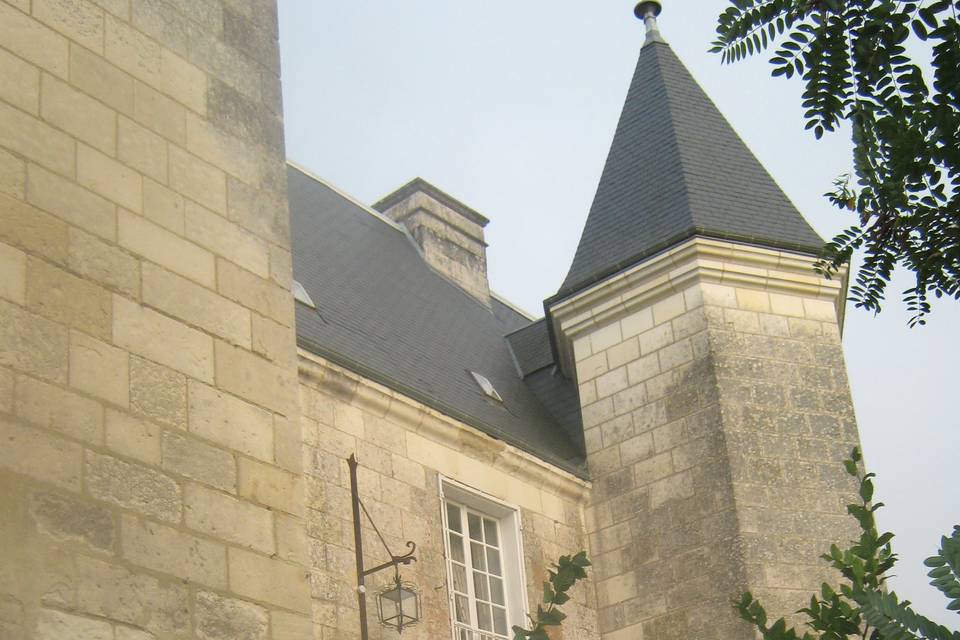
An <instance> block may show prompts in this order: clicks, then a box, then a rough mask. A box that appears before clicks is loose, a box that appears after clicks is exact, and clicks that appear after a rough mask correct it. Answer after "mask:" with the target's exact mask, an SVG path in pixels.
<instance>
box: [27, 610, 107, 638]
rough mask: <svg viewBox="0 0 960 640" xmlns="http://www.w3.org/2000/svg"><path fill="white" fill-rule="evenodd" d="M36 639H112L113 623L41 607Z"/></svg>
mask: <svg viewBox="0 0 960 640" xmlns="http://www.w3.org/2000/svg"><path fill="white" fill-rule="evenodd" d="M36 638H37V640H62V639H63V638H83V639H84V640H113V625H111V624H110V623H109V622H105V621H103V620H94V619H92V618H83V617H80V616H75V615H72V614H69V613H64V612H62V611H54V610H53V609H43V610H41V611H40V616H39V618H38V620H37V635H36Z"/></svg>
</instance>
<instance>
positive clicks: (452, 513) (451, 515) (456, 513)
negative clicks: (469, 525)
mask: <svg viewBox="0 0 960 640" xmlns="http://www.w3.org/2000/svg"><path fill="white" fill-rule="evenodd" d="M447 526H448V527H450V530H451V531H456V532H457V533H463V532H462V531H461V527H462V526H463V525H462V524H461V523H460V507H458V506H457V505H455V504H450V503H449V502H448V503H447Z"/></svg>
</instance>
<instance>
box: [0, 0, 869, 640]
mask: <svg viewBox="0 0 960 640" xmlns="http://www.w3.org/2000/svg"><path fill="white" fill-rule="evenodd" d="M654 5H655V3H644V7H645V10H646V11H648V15H647V16H646V17H647V22H648V24H647V27H648V32H647V40H646V42H645V44H644V46H643V48H642V49H641V52H640V56H639V61H638V64H637V69H636V73H635V76H634V78H633V81H632V84H631V87H630V91H629V94H628V96H627V100H626V104H625V106H624V109H623V113H622V115H621V119H620V123H619V126H618V128H617V131H616V135H615V137H614V140H613V143H612V146H611V150H610V154H609V157H608V159H607V163H606V166H605V168H604V171H603V175H602V178H601V181H600V184H599V187H598V190H597V195H596V199H595V201H594V204H593V206H592V208H591V210H590V213H589V216H588V217H587V221H586V226H585V229H584V232H583V237H582V239H581V241H580V245H579V248H578V249H577V252H576V255H575V257H574V258H573V262H572V266H571V268H570V270H569V273H568V275H567V277H566V279H565V281H564V283H563V285H562V287H561V289H560V291H559V292H557V294H556V295H554V296H552V297H550V298H549V299H547V300H546V301H545V304H544V310H545V316H544V317H543V318H541V319H535V318H531V317H529V316H527V315H526V314H525V313H523V312H521V311H519V310H517V309H516V308H514V307H512V306H511V305H510V304H509V303H507V302H505V301H504V300H503V299H502V298H500V297H498V296H497V295H496V294H495V293H494V292H492V291H491V290H490V287H489V285H488V282H487V277H486V252H485V247H486V243H485V241H484V231H483V229H484V226H485V225H486V224H487V219H486V218H484V217H483V216H482V215H481V214H479V213H477V212H476V211H474V210H472V209H471V208H470V207H468V206H466V205H464V204H463V203H461V202H459V201H457V200H456V199H455V198H453V197H451V196H449V195H447V194H446V193H444V192H443V191H441V190H440V189H438V188H436V187H434V186H432V185H430V184H427V183H426V182H423V181H422V180H414V181H413V182H411V183H409V184H407V185H406V186H404V187H402V188H401V189H399V190H397V191H395V192H394V193H392V194H391V195H389V196H387V197H386V198H384V199H383V200H381V201H380V202H379V203H377V204H376V205H374V206H373V207H368V206H365V205H364V204H362V203H359V202H356V201H355V200H353V199H351V198H350V197H349V196H347V195H345V194H343V193H342V192H340V191H338V190H337V189H336V188H335V187H334V186H332V185H330V184H329V183H327V182H325V181H324V180H322V179H321V178H317V177H315V176H313V175H311V174H310V173H308V172H307V171H305V170H304V169H301V168H299V167H296V166H293V165H290V164H288V163H286V161H285V157H284V148H283V126H282V109H281V101H280V85H279V52H278V47H277V37H278V34H277V22H276V6H275V2H274V0H169V1H168V0H0V638H2V639H3V640H25V639H28V638H29V639H36V640H54V639H56V640H63V639H68V638H69V639H74V638H75V639H82V640H151V639H156V640H180V639H187V638H200V639H203V640H226V639H228V638H229V639H243V640H267V639H270V640H294V639H296V640H307V639H315V640H340V639H343V640H350V639H355V638H358V637H359V628H360V620H359V612H358V611H359V610H358V604H357V592H356V589H355V586H356V573H355V571H356V570H355V549H354V534H353V518H352V515H351V508H352V502H351V495H350V483H349V473H348V466H347V463H346V458H347V457H348V456H350V455H354V454H355V455H356V456H357V458H358V459H359V463H360V467H359V472H358V476H359V477H358V481H359V491H360V495H361V499H362V501H363V505H364V507H365V509H366V510H367V511H368V512H369V514H370V516H371V518H372V519H373V521H374V522H376V523H377V525H378V528H379V530H380V531H381V532H382V533H383V535H384V540H385V542H386V544H387V545H389V546H390V548H391V549H392V550H394V552H398V551H402V550H404V549H405V547H404V544H405V542H406V541H407V540H412V541H415V542H416V544H417V557H418V561H417V562H416V563H414V564H413V565H410V566H408V567H404V568H403V575H404V578H405V579H406V580H409V581H411V582H414V583H416V584H417V585H418V586H419V588H420V591H421V597H422V604H423V620H422V622H421V623H420V624H419V625H418V626H416V627H413V628H411V629H409V630H407V631H405V632H404V634H403V637H404V638H411V639H427V638H429V639H434V638H442V639H447V638H458V639H466V638H471V639H474V638H475V639H479V638H483V639H485V640H486V639H488V638H498V639H502V638H505V637H508V635H509V634H508V633H507V632H506V630H507V629H508V627H509V625H511V624H516V623H522V622H523V618H524V614H525V612H526V611H528V610H530V609H533V608H535V607H536V605H537V603H538V601H539V597H540V587H539V585H540V583H541V581H542V580H543V579H544V578H545V576H546V571H547V568H548V567H549V565H550V563H551V562H552V561H553V560H555V559H556V558H557V557H558V556H559V555H560V554H563V553H572V552H575V551H577V550H579V549H586V550H588V552H589V553H590V556H591V557H592V559H593V562H594V567H593V569H592V572H591V577H590V580H589V581H588V582H586V583H585V584H582V585H581V586H578V587H577V589H576V593H575V598H574V600H573V601H571V602H570V603H568V605H567V606H566V607H565V609H566V611H567V613H568V614H569V615H570V617H569V619H568V621H567V622H566V623H565V624H564V626H563V628H562V630H560V631H558V632H557V633H556V634H555V635H554V637H556V638H561V637H562V638H568V639H583V640H601V639H602V640H626V639H634V638H637V639H639V638H645V639H646V640H667V639H672V638H684V639H690V638H695V639H708V638H717V639H719V638H724V639H730V638H744V639H746V638H751V637H753V636H752V632H751V631H750V630H749V629H748V628H747V627H746V626H745V625H743V624H741V623H739V622H738V621H737V620H736V619H735V616H734V615H733V613H732V612H731V610H730V607H729V601H730V599H731V598H733V597H735V596H736V595H737V594H738V593H739V592H740V591H742V590H744V589H747V588H749V589H751V590H753V591H754V592H756V593H758V594H760V595H761V596H762V597H763V598H764V599H766V600H767V601H768V602H770V603H772V605H773V606H772V609H773V610H774V611H777V612H780V613H789V612H791V611H794V610H795V609H796V608H797V607H798V606H800V605H801V604H802V603H803V599H804V597H805V596H806V594H808V593H809V590H810V589H813V588H816V586H817V585H818V584H819V579H820V576H821V575H822V571H823V569H822V567H820V566H819V565H818V562H817V560H816V558H817V555H818V554H819V553H820V552H821V551H822V550H823V547H824V545H825V544H827V543H828V542H830V541H833V540H835V539H837V538H842V537H843V536H844V535H845V527H846V526H847V524H846V520H845V517H844V507H843V505H844V504H845V503H846V502H847V497H848V495H849V494H850V491H851V487H850V485H849V484H848V483H845V480H844V476H843V474H842V471H841V470H840V466H839V463H840V460H841V459H842V457H843V455H844V454H845V452H847V451H848V450H849V449H850V448H851V446H852V445H854V444H855V443H856V442H857V430H856V425H855V422H854V418H853V411H852V407H851V401H850V394H849V390H848V386H847V382H846V377H845V371H844V363H843V357H842V352H841V349H840V327H841V323H842V309H843V302H842V301H843V283H842V282H837V281H827V280H824V279H822V278H820V277H818V276H817V275H815V274H814V272H813V271H812V270H811V265H812V263H813V259H814V258H813V257H814V255H815V254H816V251H817V249H818V247H819V245H820V243H821V240H820V238H818V237H817V235H816V234H815V233H814V232H813V231H812V229H811V228H810V227H809V226H808V225H807V223H806V222H805V221H804V219H803V218H802V216H801V215H800V214H799V213H798V212H797V210H796V209H795V208H794V207H793V205H792V204H791V203H790V202H789V201H788V200H787V198H786V197H785V196H784V195H783V193H782V191H781V190H780V189H779V188H778V187H777V185H776V183H775V182H774V181H773V180H772V178H771V177H770V176H769V175H768V174H767V172H766V171H765V170H764V169H763V167H762V166H760V164H759V163H758V161H757V160H756V159H755V158H754V157H753V155H752V154H751V153H750V152H749V150H748V149H747V148H746V147H745V146H744V144H743V143H742V142H741V141H740V139H739V138H738V137H737V135H736V134H735V133H734V132H733V130H732V129H731V128H730V126H729V125H728V124H727V122H726V121H725V120H724V119H723V117H722V116H721V114H720V113H719V111H718V110H717V109H716V107H715V106H714V105H713V104H712V103H711V102H710V100H709V99H708V98H707V97H706V95H704V93H703V91H702V90H701V89H700V87H699V86H698V85H697V83H696V82H695V81H694V79H693V78H692V77H691V76H690V74H689V73H688V72H687V71H686V69H685V68H684V67H683V65H682V64H681V63H680V61H679V60H678V59H677V57H676V56H675V54H674V53H673V52H672V50H671V49H670V47H669V45H667V44H666V43H665V42H664V41H663V39H662V38H661V37H660V36H659V33H658V31H657V28H656V20H655V15H654V13H655V9H656V7H655V6H654ZM364 535H365V536H366V543H367V544H366V545H365V548H364V556H365V559H366V562H367V566H371V565H375V564H377V563H380V562H383V561H384V560H385V559H386V556H385V553H386V552H385V551H384V550H383V548H382V545H381V544H380V543H379V542H378V541H377V539H376V537H375V534H374V532H373V530H372V529H371V528H370V527H369V526H365V529H364ZM388 577H389V576H372V577H370V578H369V579H368V585H369V587H370V592H369V593H370V594H372V592H373V590H374V589H375V588H376V587H379V586H380V584H381V583H382V582H384V581H386V580H387V578H388ZM372 609H375V608H374V607H372ZM369 618H370V637H372V638H392V637H395V634H393V632H391V631H387V630H385V629H383V628H382V627H380V626H379V625H378V624H377V621H376V614H375V611H371V612H370V613H369ZM481 631H482V632H481Z"/></svg>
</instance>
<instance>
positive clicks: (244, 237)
mask: <svg viewBox="0 0 960 640" xmlns="http://www.w3.org/2000/svg"><path fill="white" fill-rule="evenodd" d="M186 235H187V237H188V238H190V239H191V240H192V241H194V242H196V243H197V244H199V245H201V246H203V247H206V248H207V249H209V250H210V251H213V252H214V253H216V254H218V255H220V256H223V257H224V258H227V259H228V260H230V261H232V262H234V263H235V264H239V265H243V267H244V268H245V269H248V270H249V271H252V272H253V273H255V274H257V275H258V276H260V277H262V278H266V277H268V276H269V275H270V266H269V251H268V249H267V245H266V243H264V242H263V241H262V240H261V239H259V238H257V237H256V236H255V235H253V234H252V233H250V232H249V231H246V230H245V229H242V228H241V227H239V226H237V225H235V224H234V223H232V222H230V221H229V220H227V219H226V218H224V217H223V216H220V215H218V214H216V213H214V212H212V211H210V210H208V209H204V208H203V207H201V206H200V205H197V204H194V203H192V202H191V203H189V204H188V205H187V208H186Z"/></svg>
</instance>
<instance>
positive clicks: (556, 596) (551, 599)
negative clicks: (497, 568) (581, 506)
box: [513, 551, 590, 640]
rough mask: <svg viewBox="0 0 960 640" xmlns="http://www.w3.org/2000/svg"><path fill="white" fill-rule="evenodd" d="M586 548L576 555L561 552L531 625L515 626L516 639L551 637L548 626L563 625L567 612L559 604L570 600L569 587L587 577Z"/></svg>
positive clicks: (545, 639) (546, 583)
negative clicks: (526, 626)
mask: <svg viewBox="0 0 960 640" xmlns="http://www.w3.org/2000/svg"><path fill="white" fill-rule="evenodd" d="M589 566H590V561H589V560H587V552H586V551H581V552H579V553H577V554H576V555H574V556H560V559H559V560H558V561H557V564H556V565H555V566H554V568H553V569H551V570H550V571H549V579H548V580H547V581H546V582H544V583H543V604H541V605H539V606H537V613H536V614H535V615H532V616H529V617H530V624H531V627H530V628H529V629H524V628H522V627H518V626H514V627H513V634H514V635H513V638H514V640H524V639H525V638H529V639H530V640H549V636H548V635H547V627H555V626H558V625H560V623H562V622H563V621H564V620H565V619H566V617H567V616H566V614H565V613H563V612H562V611H560V609H559V608H558V607H560V606H561V605H563V604H565V603H566V602H567V601H569V600H570V594H569V591H570V589H572V588H573V586H574V585H575V584H577V582H579V581H580V580H583V579H584V578H586V577H587V567H589Z"/></svg>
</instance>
